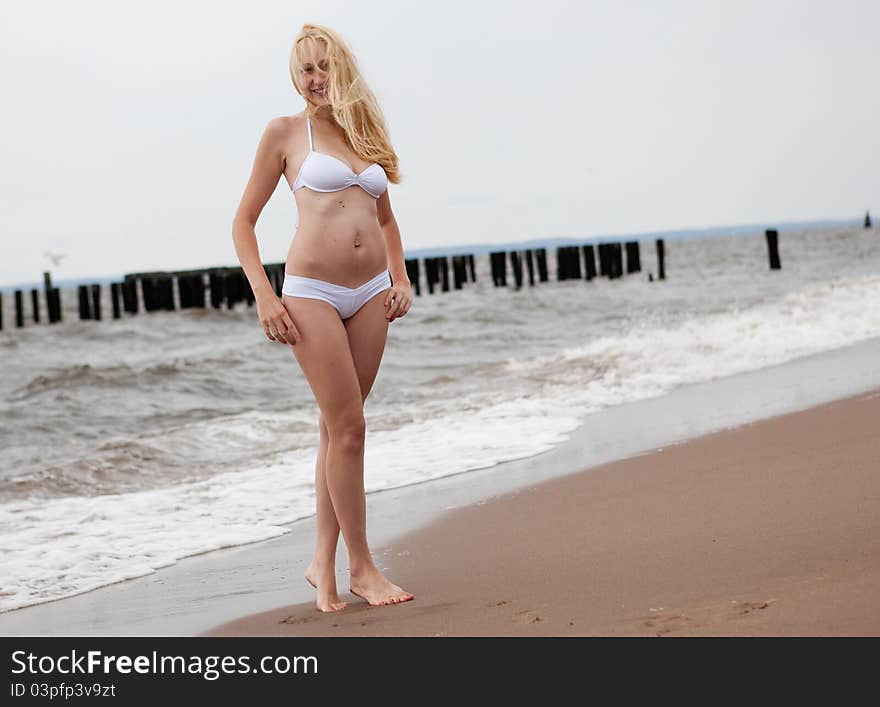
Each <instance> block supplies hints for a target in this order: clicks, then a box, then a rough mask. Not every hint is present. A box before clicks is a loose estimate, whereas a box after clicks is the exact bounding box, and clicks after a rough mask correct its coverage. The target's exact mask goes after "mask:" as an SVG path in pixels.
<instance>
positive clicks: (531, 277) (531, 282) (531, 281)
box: [526, 248, 535, 287]
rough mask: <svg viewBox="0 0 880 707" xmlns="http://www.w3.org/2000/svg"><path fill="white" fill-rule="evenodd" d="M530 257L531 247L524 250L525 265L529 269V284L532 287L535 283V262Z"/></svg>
mask: <svg viewBox="0 0 880 707" xmlns="http://www.w3.org/2000/svg"><path fill="white" fill-rule="evenodd" d="M533 260H534V259H533V258H532V250H531V248H530V249H529V250H527V251H526V267H527V268H528V269H529V286H531V287H534V285H535V263H534V262H533Z"/></svg>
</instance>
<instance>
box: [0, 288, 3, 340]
mask: <svg viewBox="0 0 880 707" xmlns="http://www.w3.org/2000/svg"><path fill="white" fill-rule="evenodd" d="M0 331H3V293H2V292H0Z"/></svg>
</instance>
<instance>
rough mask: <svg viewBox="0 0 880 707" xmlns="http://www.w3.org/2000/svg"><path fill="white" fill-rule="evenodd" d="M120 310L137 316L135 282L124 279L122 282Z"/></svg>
mask: <svg viewBox="0 0 880 707" xmlns="http://www.w3.org/2000/svg"><path fill="white" fill-rule="evenodd" d="M122 308H123V309H124V310H125V311H126V312H128V313H129V314H137V311H138V297H137V280H136V279H134V278H126V279H125V280H123V282H122Z"/></svg>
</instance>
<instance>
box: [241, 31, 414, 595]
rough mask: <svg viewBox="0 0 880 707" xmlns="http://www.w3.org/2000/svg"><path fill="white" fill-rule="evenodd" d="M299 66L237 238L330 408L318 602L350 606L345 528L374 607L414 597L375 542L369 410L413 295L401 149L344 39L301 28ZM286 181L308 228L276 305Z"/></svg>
mask: <svg viewBox="0 0 880 707" xmlns="http://www.w3.org/2000/svg"><path fill="white" fill-rule="evenodd" d="M290 74H291V78H292V79H293V84H294V86H295V87H296V90H297V92H298V93H299V94H300V95H301V96H302V97H303V98H304V99H305V101H306V108H305V110H304V111H303V112H302V113H299V114H297V115H292V116H285V117H279V118H274V119H273V120H271V121H270V122H269V124H268V125H267V126H266V129H265V132H264V133H263V136H262V138H261V139H260V143H259V146H258V147H257V154H256V158H255V160H254V166H253V171H252V172H251V176H250V180H249V181H248V183H247V187H246V188H245V191H244V195H243V196H242V199H241V203H240V204H239V207H238V211H237V212H236V214H235V219H234V221H233V226H232V237H233V241H234V243H235V250H236V253H237V254H238V258H239V260H240V261H241V265H242V268H243V270H244V272H245V275H246V276H247V278H248V281H249V282H250V285H251V287H252V288H253V291H254V296H255V298H256V304H257V312H258V314H259V318H260V322H261V323H262V325H263V329H264V331H265V333H266V337H267V338H268V339H269V340H270V341H277V342H279V343H283V344H288V345H290V347H291V348H292V350H293V354H294V356H295V357H296V360H297V362H298V363H299V366H300V367H301V368H302V371H303V373H304V375H305V377H306V379H307V380H308V382H309V386H310V387H311V389H312V392H313V393H314V396H315V399H316V401H317V403H318V407H319V409H320V418H319V425H318V426H319V430H320V440H321V443H320V449H319V451H318V459H317V464H316V467H315V491H316V525H317V548H316V552H315V556H314V558H313V559H312V561H311V564H310V565H309V567H308V569H307V570H306V573H305V576H306V580H307V581H308V582H309V584H311V585H312V586H314V587H315V588H316V589H317V590H318V591H317V594H318V599H317V605H318V609H320V610H321V611H337V610H339V609H343V608H345V606H346V605H347V602H344V601H342V600H341V599H340V598H339V595H338V593H337V589H336V547H337V544H338V541H339V533H340V530H341V531H342V537H343V540H344V541H345V545H346V547H347V549H348V557H349V570H350V575H351V576H350V587H349V589H350V591H351V592H352V594H355V595H357V596H359V597H361V598H362V599H365V600H366V601H367V602H369V603H370V604H373V605H378V604H397V603H400V602H405V601H409V600H411V599H413V598H414V597H413V595H412V594H410V593H409V592H406V591H404V590H403V589H401V588H400V587H398V586H397V585H396V584H393V583H392V582H390V581H389V580H388V579H386V578H385V577H384V576H383V575H382V573H381V572H380V571H379V569H378V568H377V567H376V565H375V564H374V562H373V559H372V556H371V554H370V549H369V546H368V544H367V533H366V499H365V495H364V437H365V431H366V428H365V424H364V410H363V406H364V401H365V400H366V398H367V395H368V394H369V392H370V388H371V387H372V385H373V381H374V379H375V377H376V373H377V372H378V370H379V364H380V363H381V360H382V354H383V352H384V350H385V339H386V336H387V333H388V325H389V323H390V322H393V321H394V320H395V319H397V318H398V317H402V316H405V315H406V313H407V312H408V311H409V309H410V306H411V305H412V300H413V296H412V288H411V286H410V282H409V278H408V277H407V273H406V268H405V265H404V257H403V246H402V245H401V241H400V232H399V230H398V227H397V222H396V221H395V219H394V214H393V213H392V211H391V202H390V200H389V198H388V188H387V186H388V182H392V183H395V184H396V183H398V182H399V181H400V174H399V172H398V168H397V155H396V154H395V152H394V149H393V148H392V146H391V143H390V141H389V139H388V132H387V130H386V127H385V123H384V120H383V118H382V114H381V111H380V110H379V106H378V103H377V101H376V98H375V96H374V95H373V93H372V92H371V91H370V89H369V88H368V87H367V85H366V83H365V82H364V79H363V77H362V76H361V75H360V72H359V70H358V66H357V63H356V61H355V59H354V56H353V55H352V53H351V51H350V50H349V49H348V47H347V46H346V45H345V43H344V42H343V41H342V39H341V38H340V37H339V36H338V35H337V34H336V33H334V32H333V31H331V30H329V29H327V28H326V27H320V26H317V25H308V24H307V25H304V26H303V28H302V30H301V31H300V32H299V34H298V35H297V37H296V39H295V40H294V43H293V48H292V50H291V55H290ZM282 175H283V176H284V178H285V179H286V180H287V183H288V185H289V186H290V188H291V190H292V191H293V196H294V200H295V202H296V206H297V210H298V225H297V229H296V234H295V237H294V239H293V243H292V244H291V246H290V250H289V252H288V254H287V261H286V267H285V276H284V285H283V288H282V296H281V298H280V299H279V298H278V297H277V296H276V295H275V292H274V291H273V289H272V287H271V285H270V283H269V280H268V278H267V277H266V273H265V271H264V270H263V266H262V263H261V261H260V255H259V250H258V247H257V239H256V234H255V231H254V229H255V226H256V223H257V219H258V218H259V216H260V213H261V211H262V209H263V207H264V206H265V204H266V202H267V201H268V199H269V197H270V196H271V194H272V192H273V191H274V190H275V187H276V185H277V184H278V179H279V177H281V176H282Z"/></svg>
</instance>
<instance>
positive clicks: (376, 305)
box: [343, 292, 414, 604]
mask: <svg viewBox="0 0 880 707" xmlns="http://www.w3.org/2000/svg"><path fill="white" fill-rule="evenodd" d="M384 299H385V293H384V292H382V293H381V294H378V295H376V296H375V297H373V298H372V299H371V300H370V301H369V302H367V303H366V304H364V306H363V307H361V308H360V309H359V310H358V311H357V312H356V313H355V314H354V316H352V317H350V318H349V319H346V320H345V321H344V322H343V324H344V325H345V329H346V333H347V335H348V342H349V348H350V350H351V355H352V360H353V361H354V366H355V370H356V372H357V376H358V383H359V385H360V388H361V396H362V398H363V400H364V401H366V399H367V396H368V395H369V394H370V390H371V389H372V387H373V382H374V381H375V379H376V375H377V373H378V372H379V365H380V364H381V362H382V354H383V353H384V351H385V341H386V339H387V336H388V321H387V320H386V319H385V306H384ZM361 469H363V463H361ZM360 478H361V488H363V473H361V477H360ZM363 498H364V524H363V526H362V527H363V529H364V534H363V544H362V545H359V546H358V547H356V548H353V547H352V546H351V545H348V553H349V565H350V572H351V590H352V593H354V594H357V595H358V596H360V597H362V598H364V599H366V600H367V601H368V602H369V603H370V604H397V603H400V602H402V601H409V600H410V599H413V598H414V597H413V595H412V594H410V593H409V592H406V591H404V590H403V589H401V588H400V587H398V586H397V585H396V584H393V583H391V582H389V581H388V580H387V579H386V578H385V577H384V576H383V575H382V573H381V572H380V571H379V569H378V568H377V567H376V565H375V564H374V562H373V557H372V555H371V554H370V550H369V547H368V545H367V537H366V497H365V496H364V497H363ZM346 544H348V540H347V538H346Z"/></svg>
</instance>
